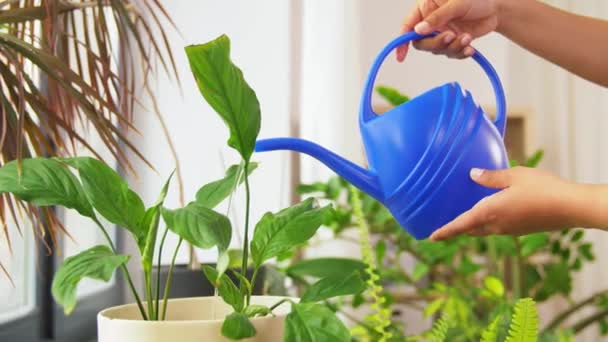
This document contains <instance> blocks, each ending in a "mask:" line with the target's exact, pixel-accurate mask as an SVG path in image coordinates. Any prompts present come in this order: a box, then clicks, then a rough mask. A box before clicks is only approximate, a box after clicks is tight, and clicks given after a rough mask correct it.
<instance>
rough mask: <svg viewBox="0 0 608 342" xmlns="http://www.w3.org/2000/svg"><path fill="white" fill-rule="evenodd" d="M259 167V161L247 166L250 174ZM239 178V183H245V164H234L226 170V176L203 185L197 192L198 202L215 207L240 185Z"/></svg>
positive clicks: (211, 207)
mask: <svg viewBox="0 0 608 342" xmlns="http://www.w3.org/2000/svg"><path fill="white" fill-rule="evenodd" d="M257 167H258V164H257V163H249V166H248V167H247V173H248V175H250V174H251V172H253V170H255V169H256V168H257ZM237 180H238V184H241V183H243V181H244V180H245V176H244V174H243V165H232V166H230V167H229V168H228V170H226V175H225V176H224V178H222V179H220V180H216V181H214V182H211V183H209V184H206V185H203V186H202V187H201V188H200V189H199V190H198V191H197V192H196V202H197V203H198V204H200V205H202V206H203V207H207V208H209V209H213V208H215V207H216V206H217V205H218V204H220V203H221V202H222V201H223V200H224V199H226V198H227V197H228V196H230V194H231V193H232V191H234V189H235V188H236V187H237V185H238V184H237Z"/></svg>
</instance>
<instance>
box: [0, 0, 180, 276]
mask: <svg viewBox="0 0 608 342" xmlns="http://www.w3.org/2000/svg"><path fill="white" fill-rule="evenodd" d="M164 23H169V24H170V25H173V26H174V23H173V22H172V21H171V18H170V17H169V15H168V13H167V11H166V10H165V9H164V8H163V6H162V5H161V3H160V1H159V0H138V1H136V0H0V164H1V165H4V164H6V163H8V162H9V161H11V160H15V159H17V160H19V161H20V160H21V158H26V157H33V156H55V155H57V156H71V155H74V154H75V153H76V152H75V151H76V146H79V145H80V146H83V147H84V148H86V149H88V150H89V151H90V152H91V153H93V154H94V155H95V156H97V157H98V158H100V156H99V153H98V152H99V151H96V150H95V149H94V148H93V147H92V146H91V145H90V144H89V143H88V142H87V139H86V137H85V136H84V135H83V133H81V132H83V131H85V130H86V129H87V128H92V129H94V130H95V131H96V132H97V134H98V135H99V137H100V138H101V141H102V142H103V144H104V145H105V148H107V149H108V150H109V151H110V152H111V154H112V155H113V158H115V159H116V160H117V162H118V163H119V165H120V166H121V167H123V168H125V169H128V170H131V171H133V167H132V165H131V163H130V162H129V160H128V158H127V153H126V152H127V150H130V151H131V152H133V153H135V155H137V156H138V157H139V158H141V159H142V160H143V161H144V162H146V163H147V161H146V159H145V158H144V156H143V155H142V154H141V153H140V152H139V151H138V150H137V148H136V147H135V146H134V145H133V143H132V142H131V141H130V140H129V138H128V137H127V135H126V132H127V130H128V129H133V125H132V119H133V112H134V108H135V107H136V106H138V105H141V104H140V102H138V100H137V97H138V95H141V94H142V92H144V93H145V92H147V93H150V88H149V87H148V80H149V79H150V77H151V76H153V75H155V74H156V73H158V72H159V71H161V70H159V69H161V67H162V69H164V72H166V73H167V74H169V76H170V77H173V78H174V79H177V78H178V76H177V69H176V67H175V63H174V60H173V56H172V54H171V52H170V49H169V42H168V39H167V36H166V34H165V31H164V29H163V25H165V24H164ZM157 61H158V62H160V63H157ZM159 66H160V67H159ZM136 75H141V78H142V79H143V87H142V86H141V84H140V85H138V82H136ZM136 87H137V88H140V87H142V88H141V89H142V90H138V89H136ZM156 107H157V106H155V108H156ZM157 114H158V113H157ZM158 117H159V118H160V115H158ZM19 164H20V162H19ZM148 165H149V163H148ZM178 176H179V174H178ZM0 181H2V180H0ZM20 212H23V213H25V215H26V216H27V217H29V218H30V219H32V222H41V221H43V222H47V223H48V224H47V227H48V228H47V230H48V232H49V234H50V236H51V237H52V238H53V241H54V237H55V234H54V233H55V232H56V231H57V229H59V230H63V228H62V227H61V225H60V224H57V221H56V220H55V219H54V218H53V216H52V214H51V212H50V211H48V210H40V209H36V210H34V208H33V207H30V206H28V205H26V204H23V203H22V202H19V201H16V200H15V199H14V198H12V197H10V196H9V195H8V194H3V195H2V197H0V221H1V222H2V223H4V222H5V219H6V218H7V217H9V216H8V215H11V216H12V217H13V218H14V220H15V222H18V220H17V217H18V216H19V215H18V214H19V213H20ZM2 226H3V228H2V230H3V231H4V234H5V236H6V238H7V241H8V233H7V228H6V225H5V224H3V225H2ZM35 231H36V232H37V234H38V235H39V236H40V235H42V234H45V231H46V230H45V229H35ZM8 246H9V248H10V241H9V243H8ZM0 267H1V265H0ZM5 273H6V272H5Z"/></svg>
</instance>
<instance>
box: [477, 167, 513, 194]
mask: <svg viewBox="0 0 608 342" xmlns="http://www.w3.org/2000/svg"><path fill="white" fill-rule="evenodd" d="M470 176H471V179H472V180H473V181H474V182H475V183H477V184H479V185H482V186H485V187H487V188H494V189H504V188H507V187H509V186H510V185H511V181H512V179H513V172H512V170H511V169H504V170H484V169H476V168H473V169H471V172H470Z"/></svg>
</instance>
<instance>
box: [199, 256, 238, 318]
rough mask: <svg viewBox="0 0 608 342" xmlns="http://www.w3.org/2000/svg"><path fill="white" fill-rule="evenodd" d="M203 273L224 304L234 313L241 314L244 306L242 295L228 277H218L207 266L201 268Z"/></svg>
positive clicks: (224, 275)
mask: <svg viewBox="0 0 608 342" xmlns="http://www.w3.org/2000/svg"><path fill="white" fill-rule="evenodd" d="M203 273H205V276H206V277H207V279H209V281H210V282H211V283H212V284H213V285H214V286H215V287H216V288H217V292H219V294H220V296H221V297H222V299H223V300H224V302H226V304H228V305H230V306H232V308H233V309H234V311H236V312H241V311H242V310H243V306H244V305H245V302H244V301H243V294H242V293H241V291H239V289H238V288H237V287H236V285H234V283H233V282H232V279H230V277H228V276H227V275H226V274H222V275H221V276H220V275H219V273H218V272H217V270H216V269H214V268H213V267H211V266H207V265H204V266H203Z"/></svg>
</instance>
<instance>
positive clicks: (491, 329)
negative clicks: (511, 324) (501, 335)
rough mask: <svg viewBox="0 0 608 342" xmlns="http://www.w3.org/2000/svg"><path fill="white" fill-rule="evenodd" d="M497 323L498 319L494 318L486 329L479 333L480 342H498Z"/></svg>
mask: <svg viewBox="0 0 608 342" xmlns="http://www.w3.org/2000/svg"><path fill="white" fill-rule="evenodd" d="M498 323H500V317H496V318H495V319H494V320H493V321H492V323H490V325H488V327H486V328H485V330H484V331H483V332H482V333H481V341H480V342H497V341H498Z"/></svg>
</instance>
